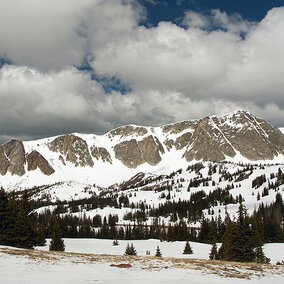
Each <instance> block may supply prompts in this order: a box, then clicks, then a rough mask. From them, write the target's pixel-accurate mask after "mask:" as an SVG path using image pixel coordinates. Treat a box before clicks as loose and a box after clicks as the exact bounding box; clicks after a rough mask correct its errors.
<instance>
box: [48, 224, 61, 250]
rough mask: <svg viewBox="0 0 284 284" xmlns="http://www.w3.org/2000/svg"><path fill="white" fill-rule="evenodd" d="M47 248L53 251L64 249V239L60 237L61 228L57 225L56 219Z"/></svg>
mask: <svg viewBox="0 0 284 284" xmlns="http://www.w3.org/2000/svg"><path fill="white" fill-rule="evenodd" d="M49 250H53V251H64V250H65V244H64V241H63V240H62V239H61V230H60V226H59V221H58V220H57V219H55V221H54V225H53V232H52V239H51V241H50V246H49Z"/></svg>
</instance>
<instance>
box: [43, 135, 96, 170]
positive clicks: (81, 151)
mask: <svg viewBox="0 0 284 284" xmlns="http://www.w3.org/2000/svg"><path fill="white" fill-rule="evenodd" d="M48 147H49V149H50V150H51V151H53V152H59V153H60V154H61V155H63V156H64V157H65V160H66V161H68V162H71V163H73V164H74V165H75V166H76V167H77V166H81V167H85V166H90V167H92V166H93V165H94V162H93V160H92V157H91V155H90V152H89V148H88V145H87V142H86V141H85V140H83V139H82V138H80V137H78V136H75V135H73V134H71V135H64V136H60V137H57V138H56V139H54V140H53V141H52V142H51V143H49V144H48Z"/></svg>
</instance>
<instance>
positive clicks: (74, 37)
mask: <svg viewBox="0 0 284 284" xmlns="http://www.w3.org/2000/svg"><path fill="white" fill-rule="evenodd" d="M144 13H145V11H144V10H143V9H142V6H141V5H139V4H138V3H136V1H135V0H133V1H132V0H80V1H78V0H60V1H57V0H49V1H43V0H26V1H17V0H2V1H1V3H0V38H1V41H0V56H2V57H6V58H8V59H9V60H11V61H12V62H13V63H16V64H19V65H27V66H31V67H36V68H38V69H40V70H45V71H47V70H60V69H62V68H63V67H64V66H66V65H68V66H70V65H71V66H72V65H80V64H81V63H82V62H83V59H84V57H86V56H87V55H89V49H90V47H92V49H99V48H101V47H102V46H105V45H107V43H108V41H109V40H110V39H111V40H114V39H115V38H117V37H122V36H123V34H125V33H129V32H131V30H132V29H133V28H134V27H136V26H137V24H138V22H139V21H140V19H141V18H142V17H143V16H144Z"/></svg>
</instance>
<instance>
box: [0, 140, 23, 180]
mask: <svg viewBox="0 0 284 284" xmlns="http://www.w3.org/2000/svg"><path fill="white" fill-rule="evenodd" d="M25 163H26V159H25V149H24V145H23V142H22V141H19V140H11V141H9V142H7V143H5V144H4V145H1V146H0V173H1V175H5V174H6V173H7V172H10V173H11V174H12V175H19V176H22V175H24V174H25V168H24V166H25Z"/></svg>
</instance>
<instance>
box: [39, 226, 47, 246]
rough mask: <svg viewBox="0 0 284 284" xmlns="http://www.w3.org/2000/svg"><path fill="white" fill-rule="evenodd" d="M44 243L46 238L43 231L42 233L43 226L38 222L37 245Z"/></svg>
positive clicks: (43, 244)
mask: <svg viewBox="0 0 284 284" xmlns="http://www.w3.org/2000/svg"><path fill="white" fill-rule="evenodd" d="M45 243H46V239H45V233H44V226H43V224H40V225H39V228H38V230H37V245H38V246H45Z"/></svg>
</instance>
